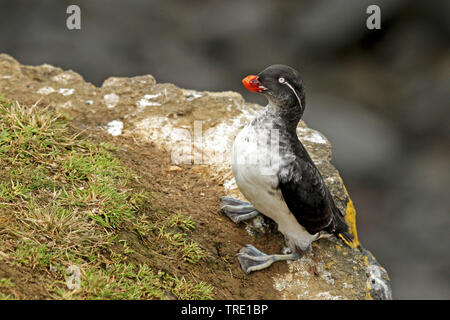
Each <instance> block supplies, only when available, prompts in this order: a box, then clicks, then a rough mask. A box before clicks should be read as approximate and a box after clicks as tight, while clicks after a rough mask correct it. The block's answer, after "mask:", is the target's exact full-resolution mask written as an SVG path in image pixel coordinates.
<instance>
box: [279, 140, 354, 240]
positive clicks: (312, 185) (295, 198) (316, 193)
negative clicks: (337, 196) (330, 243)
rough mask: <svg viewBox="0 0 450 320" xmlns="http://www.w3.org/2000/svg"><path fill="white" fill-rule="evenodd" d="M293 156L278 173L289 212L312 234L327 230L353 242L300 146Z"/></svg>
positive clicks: (337, 210)
mask: <svg viewBox="0 0 450 320" xmlns="http://www.w3.org/2000/svg"><path fill="white" fill-rule="evenodd" d="M294 155H295V156H293V157H292V161H287V162H286V163H285V165H284V166H282V167H281V169H280V171H279V173H278V179H279V185H278V187H279V188H280V190H281V193H282V195H283V198H284V201H285V202H286V204H287V206H288V208H289V210H290V211H291V212H292V213H293V215H294V216H295V218H296V219H297V221H298V222H299V223H300V224H301V225H302V226H303V227H304V228H305V229H306V230H307V231H308V232H309V233H311V234H315V233H317V232H319V231H321V230H325V231H327V232H329V233H335V234H342V235H343V236H344V237H345V238H350V239H347V240H350V241H351V237H352V236H351V234H349V232H348V226H347V224H346V223H345V221H344V219H343V216H342V214H341V212H340V211H339V209H338V208H337V207H336V205H335V203H334V200H333V198H332V197H331V194H330V192H329V190H328V188H327V186H326V185H325V182H324V181H323V178H322V176H321V174H320V172H319V170H318V169H317V167H316V166H315V164H314V162H313V161H312V160H311V158H310V156H309V154H308V152H307V151H306V149H305V148H304V147H303V145H301V143H299V149H297V150H296V152H295V153H294Z"/></svg>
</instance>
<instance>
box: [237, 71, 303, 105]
mask: <svg viewBox="0 0 450 320" xmlns="http://www.w3.org/2000/svg"><path fill="white" fill-rule="evenodd" d="M242 82H243V83H244V86H245V87H246V88H247V89H248V90H250V91H254V92H259V93H262V94H264V95H265V96H266V97H267V99H268V100H269V102H270V103H271V104H273V105H275V106H278V107H279V108H281V109H284V110H285V111H288V110H287V109H289V110H292V111H294V110H296V111H300V113H301V114H302V113H303V111H304V108H305V92H304V88H303V81H302V79H301V78H300V75H299V74H298V72H297V71H296V70H295V69H293V68H291V67H289V66H286V65H282V64H274V65H272V66H270V67H268V68H266V69H264V70H263V71H261V72H260V73H259V74H258V75H257V76H248V77H246V78H244V79H243V80H242Z"/></svg>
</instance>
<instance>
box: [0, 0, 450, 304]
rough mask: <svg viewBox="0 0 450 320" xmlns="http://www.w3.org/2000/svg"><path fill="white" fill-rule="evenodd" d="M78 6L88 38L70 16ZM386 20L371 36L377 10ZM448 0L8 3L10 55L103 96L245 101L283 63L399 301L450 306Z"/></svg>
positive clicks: (3, 21) (6, 45) (3, 46)
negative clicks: (162, 91)
mask: <svg viewBox="0 0 450 320" xmlns="http://www.w3.org/2000/svg"><path fill="white" fill-rule="evenodd" d="M70 4H78V5H79V6H80V8H81V30H74V31H69V30H68V29H67V28H66V19H67V17H68V15H67V14H66V8H67V6H68V5H70ZM371 4H377V5H378V6H379V7H380V8H381V29H380V30H368V29H367V28H366V19H367V18H368V17H369V15H368V14H367V13H366V8H367V7H368V6H369V5H371ZM449 39H450V1H447V0H428V1H406V0H386V1H376V0H373V1H366V0H333V1H329V0H309V1H276V0H245V1H238V0H227V1H215V0H210V1H199V0H191V1H168V0H159V1H158V0H153V1H149V0H147V1H143V0H142V1H137V0H128V1H120V0H109V1H107V0H96V1H92V0H86V1H62V0H52V1H45V0H39V1H37V0H36V1H23V0H1V2H0V52H3V53H8V54H10V55H12V56H13V57H14V58H16V59H17V60H19V62H21V63H22V64H30V65H38V64H43V63H49V64H52V65H55V66H58V67H61V68H64V69H73V70H74V71H76V72H78V73H80V74H81V75H82V76H83V77H84V78H85V80H86V81H89V82H92V83H94V84H95V85H97V86H99V85H101V83H102V82H103V80H105V79H106V78H107V77H109V76H135V75H141V74H152V75H154V76H155V77H156V79H157V81H158V82H172V83H174V84H176V85H178V86H180V87H183V88H189V89H196V90H210V91H223V90H235V91H238V92H240V93H242V94H243V95H244V97H245V98H246V99H247V100H249V101H252V102H256V103H260V104H264V103H265V101H264V99H261V97H259V96H257V95H255V94H252V93H249V92H247V91H245V89H244V88H243V87H242V86H241V79H242V78H243V76H245V75H247V74H255V73H258V72H259V71H261V70H262V69H264V68H265V67H267V66H269V65H271V64H274V63H282V64H288V65H290V66H292V67H294V68H296V69H297V70H299V71H300V74H301V75H302V77H303V79H304V81H305V84H306V90H307V91H306V92H307V95H306V97H307V98H306V101H307V110H306V113H305V116H304V120H305V121H306V122H307V123H308V125H309V126H310V127H312V128H314V129H317V130H319V131H321V132H323V133H324V134H325V135H326V136H327V137H328V139H329V140H330V141H331V143H332V145H333V163H334V164H335V165H336V167H337V168H338V169H339V171H340V173H341V175H342V177H343V179H344V181H345V183H346V185H347V188H348V190H349V193H350V195H351V196H352V198H353V201H354V203H355V206H356V208H357V211H358V216H357V219H358V227H359V237H360V240H361V242H362V243H363V245H364V246H365V247H366V248H368V249H369V250H371V251H372V252H373V253H374V255H375V256H376V258H377V259H378V261H379V262H380V263H381V264H382V265H383V266H384V267H386V269H387V270H388V272H389V275H390V276H391V280H392V287H393V295H394V298H395V299H450V199H449V198H450V197H449V196H450V194H449V190H450V170H449V160H450V148H449V141H450V104H449V101H450V49H449V48H450V46H449Z"/></svg>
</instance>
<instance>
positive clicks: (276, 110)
mask: <svg viewBox="0 0 450 320" xmlns="http://www.w3.org/2000/svg"><path fill="white" fill-rule="evenodd" d="M242 82H243V84H244V86H245V88H246V89H248V90H249V91H252V92H257V93H259V94H262V95H264V96H265V97H266V98H267V100H268V104H267V106H266V107H265V108H263V109H262V110H261V111H259V112H258V113H257V115H256V116H255V118H254V119H252V121H251V122H250V123H249V124H248V125H246V126H245V127H244V128H243V129H242V130H241V131H240V132H239V133H238V134H237V136H236V138H235V140H234V143H233V147H232V152H231V153H232V156H231V167H232V171H233V175H234V178H235V181H236V184H237V186H238V188H239V190H240V191H241V193H242V194H243V195H244V196H245V198H246V199H247V200H248V202H247V201H243V200H239V199H234V198H231V197H221V210H222V212H223V213H225V214H226V215H227V216H228V217H229V218H230V219H231V220H232V221H234V222H235V223H239V222H241V221H245V220H248V219H251V218H254V217H256V216H258V215H260V214H262V215H264V216H266V217H269V218H270V219H272V220H273V221H275V223H276V224H277V225H278V230H279V231H280V232H281V233H282V234H283V235H284V238H285V243H286V246H287V249H288V251H290V253H283V254H265V253H263V252H262V251H260V250H258V249H257V248H255V247H254V246H253V245H251V244H248V245H246V246H244V247H243V248H241V249H240V250H239V252H238V254H237V258H238V260H239V263H240V265H241V268H242V270H243V271H244V272H245V273H246V274H249V273H250V272H254V271H259V270H263V269H265V268H267V267H269V266H271V265H272V264H273V263H274V262H276V261H286V260H297V259H300V258H301V257H302V256H303V255H304V254H305V253H306V252H308V251H310V250H312V245H311V244H312V242H313V241H316V240H318V239H320V238H328V237H331V236H333V235H335V236H338V237H341V238H343V239H345V241H347V242H348V243H351V242H352V240H353V239H354V237H353V235H352V234H351V233H350V231H349V227H348V225H347V223H346V222H345V219H344V215H343V214H342V212H341V211H340V210H339V208H338V207H337V206H336V204H335V202H334V200H333V198H332V196H331V194H330V191H329V190H328V188H327V186H326V185H325V183H324V179H323V177H322V175H321V174H320V172H319V170H318V169H317V167H316V165H315V164H314V162H313V161H312V159H311V157H310V155H309V154H308V152H307V150H306V149H305V147H304V146H303V144H302V143H301V141H300V139H299V138H298V136H297V130H296V129H297V126H298V123H299V121H300V119H301V118H302V116H303V113H304V111H305V107H306V100H305V88H304V84H303V80H302V79H301V77H300V75H299V72H298V71H297V70H295V69H293V68H291V67H289V66H287V65H282V64H275V65H271V66H269V67H267V68H266V69H264V70H263V71H261V72H260V73H259V74H258V75H249V76H247V77H245V78H244V79H243V80H242Z"/></svg>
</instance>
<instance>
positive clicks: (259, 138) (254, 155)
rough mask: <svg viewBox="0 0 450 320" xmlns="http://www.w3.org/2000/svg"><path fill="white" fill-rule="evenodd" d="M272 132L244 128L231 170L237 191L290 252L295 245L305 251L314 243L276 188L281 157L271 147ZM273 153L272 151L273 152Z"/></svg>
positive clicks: (235, 144) (235, 143)
mask: <svg viewBox="0 0 450 320" xmlns="http://www.w3.org/2000/svg"><path fill="white" fill-rule="evenodd" d="M270 141H271V131H270V130H263V129H257V128H256V127H255V126H253V125H248V126H247V127H245V128H244V129H243V130H242V131H241V132H240V133H239V134H238V135H237V137H236V139H235V141H234V143H233V149H232V170H233V174H234V176H235V179H236V184H237V186H238V187H239V190H240V191H241V192H242V194H243V195H244V196H245V197H246V198H247V200H248V201H249V202H250V203H251V204H252V205H253V206H254V207H255V208H256V209H257V210H258V211H259V212H261V213H263V214H264V215H266V216H268V217H269V218H271V219H272V220H274V221H275V222H276V223H277V224H278V229H279V230H280V232H281V233H283V234H284V235H285V236H286V239H287V240H288V241H287V242H288V244H289V246H290V247H291V249H293V250H294V248H293V247H292V243H295V245H297V246H298V247H300V248H301V249H302V250H306V248H308V247H309V246H310V244H311V242H312V241H313V239H314V236H312V235H311V234H309V233H308V232H307V231H306V230H305V229H304V228H303V227H302V226H301V225H300V224H299V223H298V222H297V220H296V219H295V217H294V215H293V214H292V213H291V212H290V210H289V208H288V207H287V205H286V203H285V202H284V199H283V196H282V194H281V191H280V190H279V189H278V188H277V187H278V177H277V173H278V171H279V168H280V164H282V162H283V156H282V155H280V153H279V152H277V150H276V149H277V146H274V145H272V146H271V145H270ZM274 149H275V150H274Z"/></svg>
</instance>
